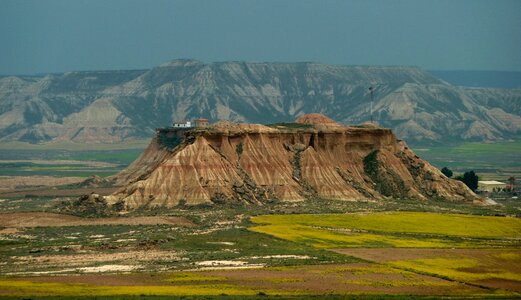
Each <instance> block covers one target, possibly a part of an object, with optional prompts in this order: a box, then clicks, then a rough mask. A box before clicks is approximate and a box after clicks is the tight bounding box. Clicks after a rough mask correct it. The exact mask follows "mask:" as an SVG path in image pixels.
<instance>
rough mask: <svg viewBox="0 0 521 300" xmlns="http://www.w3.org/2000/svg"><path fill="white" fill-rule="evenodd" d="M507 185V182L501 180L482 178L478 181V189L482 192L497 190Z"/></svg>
mask: <svg viewBox="0 0 521 300" xmlns="http://www.w3.org/2000/svg"><path fill="white" fill-rule="evenodd" d="M506 187H507V184H506V183H504V182H501V181H495V180H484V181H478V190H480V191H483V192H499V191H502V190H503V189H504V188H506Z"/></svg>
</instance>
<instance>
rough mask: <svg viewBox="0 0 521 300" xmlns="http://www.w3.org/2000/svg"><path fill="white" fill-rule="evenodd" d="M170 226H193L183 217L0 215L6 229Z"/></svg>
mask: <svg viewBox="0 0 521 300" xmlns="http://www.w3.org/2000/svg"><path fill="white" fill-rule="evenodd" d="M159 224H172V225H182V226H193V225H194V223H192V222H191V221H190V220H188V219H186V218H183V217H168V216H154V217H128V218H127V217H115V218H81V217H76V216H71V215H62V214H54V213H45V212H30V213H5V214H0V226H1V227H8V228H24V227H62V226H88V225H159Z"/></svg>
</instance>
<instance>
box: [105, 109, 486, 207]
mask: <svg viewBox="0 0 521 300" xmlns="http://www.w3.org/2000/svg"><path fill="white" fill-rule="evenodd" d="M324 118H325V119H321V118H318V119H317V118H316V116H314V117H313V118H308V117H304V118H303V117H301V118H299V121H300V123H280V124H274V125H270V126H265V125H259V124H234V123H230V122H219V123H216V124H214V125H212V126H209V127H205V128H195V129H191V130H185V131H183V133H182V135H184V139H182V141H181V140H179V142H180V143H179V144H178V145H177V146H175V147H173V144H174V143H173V142H174V141H173V139H179V137H180V136H179V132H177V131H172V132H173V133H168V132H167V133H165V132H163V133H161V132H159V131H158V135H157V136H156V138H154V139H153V140H152V142H151V144H150V146H149V147H148V148H147V149H146V150H145V152H144V153H143V155H142V156H141V157H140V158H139V159H138V160H137V161H136V162H134V163H133V164H132V165H130V166H129V168H127V169H126V170H124V171H122V172H121V173H120V174H118V175H116V176H115V177H114V178H113V179H114V180H115V182H117V183H118V184H121V185H123V187H122V188H121V189H120V190H118V191H117V192H115V193H114V194H112V195H110V196H108V197H107V201H108V203H109V204H115V203H118V202H120V204H121V202H123V204H124V207H126V208H127V209H134V208H138V207H144V206H145V207H159V206H165V207H174V206H177V205H179V204H183V205H197V204H203V203H208V204H211V203H229V202H231V203H240V202H243V203H251V204H262V203H266V202H270V201H302V200H305V199H306V198H324V199H337V200H350V201H356V200H364V199H375V200H384V199H386V198H387V197H394V198H412V199H418V200H422V201H425V200H428V199H435V198H442V199H445V200H450V201H469V202H472V201H475V202H480V199H479V198H478V197H477V196H476V195H475V194H474V193H472V192H471V191H470V190H469V189H468V188H467V187H466V186H465V185H464V184H463V183H461V182H459V181H455V180H451V179H448V178H447V177H445V176H444V175H443V174H442V173H441V172H440V171H439V170H438V169H436V168H434V167H433V166H431V165H430V164H429V163H427V162H425V161H423V160H421V159H420V158H419V157H418V156H416V155H415V154H414V153H413V152H412V151H411V150H410V149H409V148H408V147H407V146H406V145H405V143H404V142H399V141H397V140H396V137H395V136H394V134H393V133H392V132H391V130H390V129H387V128H381V127H378V126H360V127H348V126H344V125H340V124H337V123H334V122H333V123H331V122H327V123H320V122H319V121H320V120H326V119H327V118H326V117H324ZM302 120H306V121H302ZM317 120H318V121H317ZM317 123H319V124H317ZM165 134H166V135H165ZM169 136H170V137H169Z"/></svg>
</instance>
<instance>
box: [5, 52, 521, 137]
mask: <svg viewBox="0 0 521 300" xmlns="http://www.w3.org/2000/svg"><path fill="white" fill-rule="evenodd" d="M369 86H373V87H374V91H375V93H374V109H373V117H374V120H376V121H377V122H378V123H379V124H381V125H382V126H385V127H389V128H392V129H393V130H394V131H395V133H396V135H397V136H398V137H399V138H401V139H406V140H407V141H409V142H424V143H437V142H451V141H461V140H501V139H510V138H518V137H519V134H520V133H521V116H520V113H519V100H520V99H521V90H520V89H510V90H507V89H491V88H465V87H457V86H453V85H450V84H448V83H447V82H444V81H442V80H440V79H438V78H436V77H434V76H432V75H431V74H430V73H428V72H425V71H423V70H421V69H419V68H414V67H376V66H335V65H325V64H317V63H246V62H222V63H211V64H206V63H202V62H198V61H194V60H174V61H171V62H168V63H165V64H163V65H160V66H158V67H155V68H152V69H150V70H142V71H139V70H138V71H105V72H103V71H100V72H70V73H64V74H52V75H47V76H45V77H14V76H12V77H4V78H0V141H27V142H33V143H34V142H38V143H39V142H48V141H74V142H79V143H85V142H111V143H112V142H120V141H125V140H130V139H136V138H148V137H150V136H151V135H152V134H153V133H154V131H155V129H156V128H157V127H161V126H164V125H165V124H170V123H172V121H176V120H182V119H193V118H197V117H200V116H205V117H208V118H209V119H210V121H213V122H215V121H217V120H230V121H234V122H250V123H263V124H265V123H275V122H281V121H284V120H291V119H295V118H296V117H298V116H300V115H302V114H306V113H310V112H320V113H323V114H326V115H329V116H331V117H333V118H334V119H335V120H338V121H339V122H342V123H344V124H358V123H363V122H366V121H368V120H370V118H371V117H370V108H369V101H370V95H369V90H368V87H369Z"/></svg>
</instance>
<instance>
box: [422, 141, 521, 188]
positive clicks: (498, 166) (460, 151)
mask: <svg viewBox="0 0 521 300" xmlns="http://www.w3.org/2000/svg"><path fill="white" fill-rule="evenodd" d="M412 148H413V150H414V151H415V152H416V154H418V155H419V156H420V157H422V158H423V159H426V160H427V161H429V162H430V163H431V164H433V165H434V166H436V167H438V168H440V169H441V168H443V167H449V168H450V169H452V170H453V171H455V172H456V173H464V172H466V171H469V170H474V171H475V172H476V173H477V174H478V175H480V176H481V178H482V179H485V180H506V179H507V178H509V177H510V176H515V177H521V141H507V142H501V143H463V144H459V145H449V146H429V147H425V146H417V147H412Z"/></svg>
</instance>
